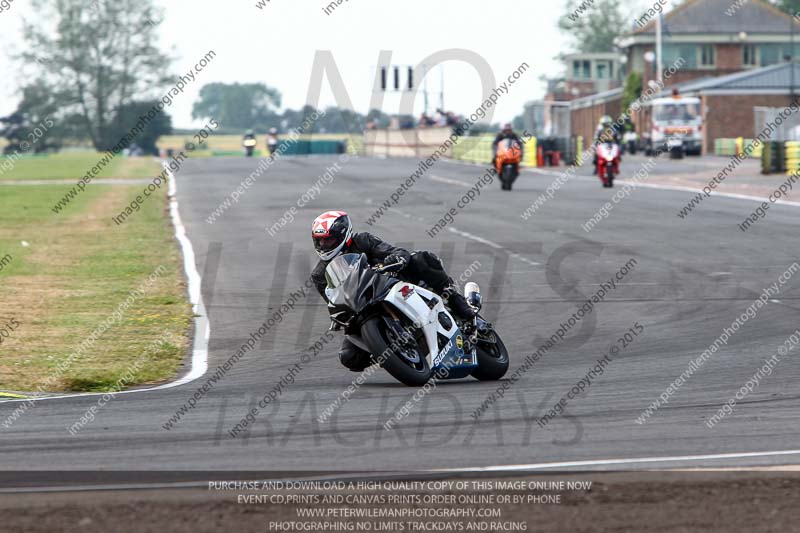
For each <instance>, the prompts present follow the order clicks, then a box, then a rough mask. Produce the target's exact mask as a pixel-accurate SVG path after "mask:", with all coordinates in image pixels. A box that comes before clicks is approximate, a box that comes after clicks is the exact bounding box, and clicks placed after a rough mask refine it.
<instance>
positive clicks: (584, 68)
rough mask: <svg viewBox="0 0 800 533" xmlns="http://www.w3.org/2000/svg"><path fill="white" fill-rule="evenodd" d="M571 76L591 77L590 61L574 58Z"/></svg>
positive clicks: (579, 77) (578, 77)
mask: <svg viewBox="0 0 800 533" xmlns="http://www.w3.org/2000/svg"><path fill="white" fill-rule="evenodd" d="M572 77H573V78H577V79H581V78H582V79H587V80H588V79H591V77H592V63H591V61H589V60H575V61H573V62H572Z"/></svg>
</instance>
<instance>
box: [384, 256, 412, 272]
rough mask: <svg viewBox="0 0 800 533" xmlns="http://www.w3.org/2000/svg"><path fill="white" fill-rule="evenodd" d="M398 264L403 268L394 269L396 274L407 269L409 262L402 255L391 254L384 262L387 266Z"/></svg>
mask: <svg viewBox="0 0 800 533" xmlns="http://www.w3.org/2000/svg"><path fill="white" fill-rule="evenodd" d="M397 263H401V264H402V266H400V267H399V268H397V269H393V270H395V272H399V271H400V270H403V269H404V268H405V266H406V263H408V261H406V258H405V257H403V256H400V255H396V254H389V255H387V256H386V259H384V260H383V264H384V265H386V266H388V265H394V264H397Z"/></svg>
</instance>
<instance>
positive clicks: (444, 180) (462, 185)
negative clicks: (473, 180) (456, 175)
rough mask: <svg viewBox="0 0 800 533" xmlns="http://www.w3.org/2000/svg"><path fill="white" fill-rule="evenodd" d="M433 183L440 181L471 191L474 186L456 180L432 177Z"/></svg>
mask: <svg viewBox="0 0 800 533" xmlns="http://www.w3.org/2000/svg"><path fill="white" fill-rule="evenodd" d="M430 178H431V179H432V180H433V181H439V182H441V183H447V184H448V185H458V186H459V187H466V188H467V189H469V188H470V187H472V184H470V183H467V182H466V181H461V180H455V179H453V178H445V177H442V176H436V175H431V177H430Z"/></svg>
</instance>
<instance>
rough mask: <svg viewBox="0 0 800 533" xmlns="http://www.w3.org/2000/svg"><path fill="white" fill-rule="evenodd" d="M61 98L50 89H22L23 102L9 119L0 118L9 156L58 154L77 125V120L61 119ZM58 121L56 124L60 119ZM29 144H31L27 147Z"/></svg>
mask: <svg viewBox="0 0 800 533" xmlns="http://www.w3.org/2000/svg"><path fill="white" fill-rule="evenodd" d="M56 100H57V98H56V97H55V96H54V95H53V94H51V93H50V91H49V90H48V88H47V87H45V86H43V85H41V84H32V85H30V86H28V87H24V88H23V89H22V101H21V102H20V103H19V104H18V105H17V109H16V110H15V111H14V112H13V113H11V114H10V115H9V116H7V117H3V118H0V123H2V124H3V125H4V126H3V127H2V128H0V137H5V138H6V140H7V141H8V144H7V145H6V148H5V150H4V151H5V152H6V153H11V152H33V153H40V152H45V151H49V150H58V148H60V144H61V139H62V138H64V137H66V136H68V132H69V131H70V127H69V125H70V124H71V125H72V126H73V127H74V125H75V124H76V123H77V121H76V120H75V118H76V117H64V116H61V117H58V115H59V108H58V103H57V101H56ZM55 117H58V120H57V121H56V118H55ZM26 143H27V144H26Z"/></svg>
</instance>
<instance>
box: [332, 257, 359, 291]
mask: <svg viewBox="0 0 800 533" xmlns="http://www.w3.org/2000/svg"><path fill="white" fill-rule="evenodd" d="M362 258H363V259H364V262H365V263H366V261H367V258H366V257H364V256H363V255H362V254H343V255H340V256H338V257H336V258H334V259H333V260H332V261H331V262H330V263H328V266H327V267H326V268H325V281H327V282H328V288H331V289H336V288H338V287H340V286H341V285H342V284H343V283H344V281H345V280H346V279H347V278H348V276H350V274H352V273H353V270H355V269H356V268H358V266H359V264H360V263H361V259H362ZM367 267H369V265H367Z"/></svg>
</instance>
